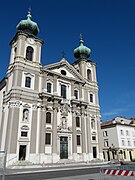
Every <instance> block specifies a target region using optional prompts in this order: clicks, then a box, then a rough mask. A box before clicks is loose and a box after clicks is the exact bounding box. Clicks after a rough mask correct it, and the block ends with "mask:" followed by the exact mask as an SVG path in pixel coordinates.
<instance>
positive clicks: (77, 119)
mask: <svg viewBox="0 0 135 180" xmlns="http://www.w3.org/2000/svg"><path fill="white" fill-rule="evenodd" d="M76 127H80V118H79V117H76Z"/></svg>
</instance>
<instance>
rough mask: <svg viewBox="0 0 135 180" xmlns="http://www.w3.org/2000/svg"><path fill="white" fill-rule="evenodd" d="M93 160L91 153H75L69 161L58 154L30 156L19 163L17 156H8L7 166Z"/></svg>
mask: <svg viewBox="0 0 135 180" xmlns="http://www.w3.org/2000/svg"><path fill="white" fill-rule="evenodd" d="M98 159H100V160H103V155H102V153H99V154H98ZM92 160H93V154H92V153H89V154H86V153H83V154H77V153H74V154H72V155H70V156H69V157H68V159H60V156H59V155H58V154H56V153H53V154H47V155H46V154H44V153H42V154H30V155H29V159H28V158H26V160H23V161H19V160H18V157H17V155H16V154H7V166H11V165H32V164H33V165H36V164H41V165H45V164H53V163H54V164H56V163H58V164H60V163H63V162H65V163H70V162H71V163H75V162H90V161H92Z"/></svg>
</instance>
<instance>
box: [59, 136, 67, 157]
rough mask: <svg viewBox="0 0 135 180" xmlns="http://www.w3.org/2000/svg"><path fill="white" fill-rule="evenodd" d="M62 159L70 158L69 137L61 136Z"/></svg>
mask: <svg viewBox="0 0 135 180" xmlns="http://www.w3.org/2000/svg"><path fill="white" fill-rule="evenodd" d="M60 159H68V137H64V136H62V137H60Z"/></svg>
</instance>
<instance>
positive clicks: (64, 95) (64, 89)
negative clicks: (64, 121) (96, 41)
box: [61, 85, 67, 99]
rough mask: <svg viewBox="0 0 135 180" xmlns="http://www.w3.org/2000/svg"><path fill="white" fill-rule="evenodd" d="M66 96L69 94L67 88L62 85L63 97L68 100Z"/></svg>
mask: <svg viewBox="0 0 135 180" xmlns="http://www.w3.org/2000/svg"><path fill="white" fill-rule="evenodd" d="M66 94H67V92H66V86H65V85H61V96H62V97H63V98H64V99H66V97H67V96H66Z"/></svg>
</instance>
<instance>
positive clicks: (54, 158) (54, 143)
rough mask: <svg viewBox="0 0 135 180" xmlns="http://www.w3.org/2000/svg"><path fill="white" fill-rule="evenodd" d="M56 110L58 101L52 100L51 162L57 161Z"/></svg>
mask: <svg viewBox="0 0 135 180" xmlns="http://www.w3.org/2000/svg"><path fill="white" fill-rule="evenodd" d="M57 110H58V103H57V101H56V100H54V105H53V124H52V161H53V163H55V162H57V160H58V157H57Z"/></svg>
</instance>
